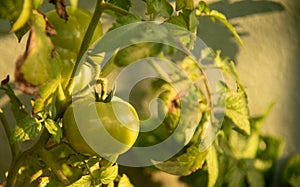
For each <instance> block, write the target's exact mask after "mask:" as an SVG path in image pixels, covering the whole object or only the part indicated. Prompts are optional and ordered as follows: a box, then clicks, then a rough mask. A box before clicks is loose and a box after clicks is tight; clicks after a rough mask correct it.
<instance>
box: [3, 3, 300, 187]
mask: <svg viewBox="0 0 300 187" xmlns="http://www.w3.org/2000/svg"><path fill="white" fill-rule="evenodd" d="M143 2H144V6H145V9H146V12H145V13H144V14H143V15H138V14H136V13H132V12H130V10H131V7H132V6H134V2H132V1H131V0H126V1H123V0H106V1H101V0H98V1H97V4H96V6H95V11H94V13H93V14H90V15H89V13H86V12H87V10H82V9H80V8H78V7H77V4H78V1H77V0H72V1H70V3H71V6H70V7H66V3H65V1H64V0H49V2H43V1H42V0H23V1H11V0H2V1H1V3H0V4H1V5H0V18H2V19H7V20H8V21H9V22H10V23H11V29H10V30H9V31H7V33H8V32H14V33H15V34H16V36H17V37H18V39H19V40H20V39H21V38H22V37H23V36H24V34H25V33H26V32H29V37H28V39H27V46H26V51H25V52H24V54H23V55H22V56H21V57H19V59H18V61H17V62H16V73H15V84H16V86H17V89H19V90H21V91H23V92H24V93H26V94H31V95H33V98H34V99H33V100H32V102H31V103H32V106H26V107H29V108H25V106H24V105H23V104H22V103H21V101H20V99H19V98H18V97H17V96H16V95H15V93H14V90H13V89H12V88H11V86H10V85H11V84H9V76H8V77H7V78H6V79H4V80H3V81H2V82H1V87H0V90H2V91H4V92H5V93H6V94H7V96H8V97H9V99H10V103H11V110H12V112H13V114H14V117H15V121H16V124H15V127H14V129H13V130H12V131H10V129H9V124H8V123H7V120H6V119H5V115H4V112H5V111H4V112H3V111H2V110H0V119H1V123H2V124H3V126H4V129H5V131H6V134H7V136H8V138H9V142H10V146H11V151H12V156H13V159H12V163H11V164H10V166H9V169H8V175H7V177H6V185H7V186H24V185H28V184H34V185H36V186H48V187H49V186H74V187H75V186H110V187H111V186H119V187H125V186H133V185H132V184H131V182H130V178H131V177H133V176H127V175H126V174H121V173H119V170H118V168H119V166H118V164H117V163H116V162H111V161H109V160H108V159H106V158H103V157H101V156H100V155H97V154H95V155H92V156H91V155H87V154H84V153H82V152H78V150H76V149H74V148H73V147H74V145H72V142H71V141H70V140H69V139H68V137H67V136H66V131H67V129H66V128H64V124H65V122H63V120H62V118H63V114H64V112H65V110H66V109H67V108H68V106H69V105H70V104H71V103H72V94H73V92H74V90H75V89H73V88H74V87H76V84H77V83H78V82H79V84H80V83H82V82H84V84H85V85H84V86H85V87H88V86H87V84H89V82H96V84H95V88H93V89H94V90H95V98H94V97H93V99H94V100H97V102H98V101H100V102H111V99H112V98H113V94H114V89H112V88H109V85H111V84H113V83H112V82H110V81H114V79H115V77H113V78H112V77H109V78H108V77H106V75H109V74H110V73H111V72H113V71H120V69H122V68H124V67H126V66H128V65H130V64H131V63H133V62H135V61H138V60H141V59H146V58H148V57H153V56H154V57H157V58H161V59H164V58H170V59H173V60H174V63H176V64H177V65H178V66H179V67H181V68H182V70H183V72H184V73H185V74H187V79H189V80H192V81H194V82H197V81H198V80H201V81H203V82H204V88H202V87H201V88H198V89H199V90H200V91H199V90H197V89H195V88H194V87H189V88H188V92H189V94H185V93H173V92H174V88H172V86H171V87H170V85H168V84H166V82H162V81H161V80H155V81H153V82H152V85H151V88H149V90H147V91H148V92H151V93H152V94H154V95H159V98H160V99H161V100H163V107H161V108H160V109H158V110H160V111H161V112H162V113H165V114H167V117H166V118H165V120H163V122H162V125H161V126H160V127H159V128H157V129H155V130H154V131H152V132H150V133H143V132H140V133H139V138H138V139H137V141H136V142H135V145H136V146H149V145H153V144H156V143H159V142H161V141H162V140H164V139H166V138H168V137H169V136H170V135H171V134H172V133H173V132H174V131H175V129H176V128H177V123H179V121H180V118H183V119H184V120H182V121H184V122H183V124H182V125H181V127H180V128H178V129H179V130H178V132H177V133H178V134H177V136H176V137H175V138H174V139H173V141H174V142H175V143H178V144H182V145H183V149H182V150H180V151H179V152H178V153H177V154H176V155H174V156H173V157H172V158H170V159H168V160H166V161H162V162H155V161H153V165H154V167H155V168H156V169H157V170H160V171H163V172H167V173H171V174H174V175H179V176H181V177H180V180H181V181H183V182H185V183H186V184H187V185H188V186H197V187H199V186H265V185H268V184H270V182H271V180H272V174H273V172H274V168H275V164H276V161H277V159H278V157H279V155H280V150H281V146H282V141H281V140H280V139H278V138H275V137H272V136H267V135H263V134H261V133H260V127H261V124H262V122H263V120H264V119H265V117H266V116H267V114H268V111H269V110H270V108H271V106H270V107H269V108H268V110H267V112H266V113H264V114H262V115H260V116H256V117H253V116H250V112H249V108H248V98H247V94H246V92H245V89H244V87H243V84H242V83H241V81H240V79H239V77H238V73H237V71H236V69H235V64H234V62H233V61H231V60H230V59H228V58H227V57H222V56H221V53H220V51H216V52H212V51H211V50H209V51H210V52H212V54H213V56H207V58H210V59H211V60H212V61H213V64H212V66H213V68H217V69H220V70H221V71H222V73H223V74H224V75H225V77H226V80H231V81H228V82H225V81H221V82H219V83H218V85H217V88H215V89H216V92H218V91H221V92H222V90H223V91H225V92H224V93H226V94H221V96H220V97H219V98H218V100H217V101H214V102H217V103H219V104H220V105H222V104H223V105H224V106H225V116H224V120H223V121H222V122H221V126H220V127H219V128H220V129H217V132H216V134H215V135H216V138H215V140H214V141H213V143H211V144H209V145H205V146H206V147H205V149H204V150H203V149H202V148H201V146H203V145H202V143H203V141H204V136H205V133H207V131H208V130H207V129H208V127H209V126H212V124H211V123H212V119H213V115H214V111H213V109H212V108H213V101H212V98H211V95H212V90H210V89H211V88H209V81H208V78H207V77H206V76H205V74H204V73H203V72H204V70H203V69H202V67H200V68H199V67H198V66H197V65H196V64H197V63H196V60H195V59H193V58H192V57H190V56H184V57H182V54H181V53H180V52H178V50H177V49H176V48H174V47H173V48H172V46H166V45H162V44H159V43H153V42H145V43H139V44H134V45H131V46H125V47H124V48H123V49H120V50H115V51H114V52H113V54H111V57H112V58H111V59H110V60H109V61H108V63H107V64H104V65H103V64H101V63H102V61H103V56H101V54H100V56H98V57H99V58H97V59H94V61H95V62H94V63H95V64H96V66H97V67H98V68H99V69H100V66H101V68H102V69H101V72H98V71H95V77H96V78H95V80H90V78H86V77H84V76H81V77H80V76H78V75H77V74H78V72H76V70H77V68H78V69H80V67H83V66H84V65H87V67H89V66H90V65H91V63H90V62H89V60H90V59H87V62H81V58H82V57H85V56H84V55H86V52H88V51H92V50H93V49H98V48H99V49H100V48H101V46H100V47H99V46H97V45H96V46H93V45H92V44H93V42H94V41H96V40H97V39H99V38H100V37H101V36H102V27H101V24H102V23H101V22H99V18H100V17H101V16H102V15H103V14H107V15H109V16H111V17H113V18H114V22H113V23H112V27H111V28H110V29H109V30H108V32H109V31H112V30H114V29H118V28H121V27H122V26H124V25H128V24H130V23H137V22H140V21H160V22H161V24H162V25H163V24H164V23H171V24H173V25H176V26H179V28H181V29H178V27H176V28H177V29H174V28H175V27H173V29H174V30H173V31H174V33H175V34H177V35H178V36H180V37H179V41H180V45H181V46H184V49H186V50H193V44H194V40H193V37H191V36H187V35H186V33H192V34H193V36H194V37H195V36H196V34H197V28H198V27H199V26H201V23H199V21H198V17H208V18H210V19H211V20H212V21H213V22H214V21H215V20H217V21H220V22H221V23H222V24H224V26H226V27H227V28H228V29H229V31H230V32H231V33H232V35H233V36H234V37H235V38H236V40H237V42H238V43H239V44H240V45H241V46H242V45H243V43H242V40H241V38H240V37H239V35H238V33H237V32H236V30H235V28H234V27H233V26H232V25H231V24H230V22H228V20H227V19H226V16H225V15H224V14H222V13H221V12H218V11H217V10H211V9H210V8H209V6H208V5H207V4H206V3H205V2H204V1H199V3H198V5H195V4H194V1H193V0H176V1H175V2H174V1H168V0H143ZM42 3H52V4H54V5H55V9H56V12H57V15H58V16H57V15H56V13H55V12H54V10H51V11H50V12H51V13H46V12H41V11H40V9H39V8H40V6H41V4H42ZM76 12H81V14H83V13H82V12H85V13H84V15H85V16H87V18H86V20H83V22H84V23H85V25H84V28H70V27H64V26H63V24H64V22H68V20H69V21H72V20H73V21H74V19H75V18H74V17H73V16H76V15H75V14H76ZM53 14H55V18H53ZM50 15H52V16H50ZM47 16H48V17H49V19H48V18H47ZM77 16H78V15H77ZM78 19H79V18H78ZM78 19H75V20H76V21H81V22H82V20H78ZM80 19H84V18H82V16H80ZM49 20H50V21H51V22H49ZM87 23H89V24H87ZM73 26H74V25H73ZM80 26H82V24H80ZM76 29H77V30H76ZM171 29H172V28H171ZM57 31H59V32H57ZM73 31H74V33H72V32H73ZM75 31H77V32H76V33H75ZM62 33H63V34H62ZM78 33H79V34H78ZM122 34H123V35H122ZM127 34H128V33H127ZM157 34H158V35H157V37H159V34H163V33H157ZM62 35H64V36H62ZM75 36H76V37H79V38H74V37H75ZM104 36H105V33H104ZM124 36H125V34H124V33H121V34H120V36H117V37H124ZM68 37H70V38H69V39H70V40H69V43H64V42H65V40H64V39H63V38H65V39H66V38H68ZM74 39H76V45H75V46H72V41H73V40H74ZM109 39H111V40H112V41H114V39H115V38H113V37H111V38H109ZM62 40H64V41H62ZM70 41H71V42H70ZM70 43H71V44H70ZM63 45H67V47H66V48H64V47H62V46H63ZM102 47H105V46H102ZM73 49H74V50H73ZM102 52H103V51H102ZM206 52H207V51H199V53H201V54H202V55H203V56H205V55H204V54H205V53H206ZM102 55H103V54H102ZM202 60H203V61H205V60H207V59H205V58H203V59H202ZM202 63H204V62H202ZM70 64H71V65H70ZM83 64H84V65H83ZM95 64H93V65H95ZM166 64H167V62H166ZM152 65H153V66H154V67H155V68H156V70H157V72H158V73H159V74H160V75H162V77H164V78H166V80H171V81H170V82H172V83H174V84H175V82H176V85H179V86H180V85H182V84H185V83H184V80H181V79H178V77H177V78H176V76H178V75H179V73H175V74H171V75H170V74H167V73H166V72H164V70H162V69H160V68H159V67H157V64H155V63H153V64H152ZM66 71H68V76H66V75H65V73H66ZM82 72H84V71H82ZM76 77H77V81H76V80H75V78H76ZM99 77H100V78H99ZM78 80H79V81H78ZM106 81H107V82H108V83H107V82H106ZM177 81H178V82H179V83H178V84H177ZM229 82H230V83H229ZM232 82H233V83H232ZM77 87H78V86H77ZM81 89H82V86H79V91H78V93H80V94H83V95H84V94H85V92H84V91H83V89H82V90H81ZM205 93H206V94H205ZM76 94H77V93H76ZM80 94H78V95H76V96H78V97H82V95H80ZM84 97H87V96H86V95H84ZM179 97H182V98H183V99H182V100H180V101H178V98H179ZM194 101H197V102H194ZM193 102H194V104H193ZM184 103H186V104H187V106H188V107H187V109H182V110H181V109H179V106H181V105H184ZM195 103H196V104H195ZM30 110H31V112H28V111H30ZM135 110H137V113H138V114H139V117H140V118H143V117H144V116H145V114H143V112H142V111H144V110H143V109H142V108H140V107H138V106H135ZM192 113H196V115H191V116H189V114H192ZM180 114H184V116H179V115H180ZM103 115H104V113H103ZM105 117H111V116H105ZM118 136H122V133H119V134H118ZM73 138H76V137H73ZM33 139H36V140H37V141H36V143H35V144H34V145H33V146H32V147H31V148H29V149H28V150H25V151H21V150H20V149H19V146H18V143H19V142H24V141H28V140H33ZM163 151H165V152H164V153H168V151H170V150H163ZM141 156H142V155H141ZM116 157H118V155H117V156H116ZM296 165H299V156H297V157H295V158H293V159H291V161H289V163H288V165H287V167H286V169H285V172H284V179H285V181H286V182H287V183H289V184H290V185H295V184H296V183H297V181H299V168H297V167H295V166H296ZM297 169H298V170H297Z"/></svg>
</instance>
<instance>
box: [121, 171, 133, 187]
mask: <svg viewBox="0 0 300 187" xmlns="http://www.w3.org/2000/svg"><path fill="white" fill-rule="evenodd" d="M118 187H134V186H133V185H132V184H131V182H130V180H129V178H128V177H127V175H125V174H123V175H122V177H121V178H120V181H119V183H118Z"/></svg>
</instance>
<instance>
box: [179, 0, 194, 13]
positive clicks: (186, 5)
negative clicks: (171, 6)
mask: <svg viewBox="0 0 300 187" xmlns="http://www.w3.org/2000/svg"><path fill="white" fill-rule="evenodd" d="M183 9H186V10H194V0H176V11H178V10H183Z"/></svg>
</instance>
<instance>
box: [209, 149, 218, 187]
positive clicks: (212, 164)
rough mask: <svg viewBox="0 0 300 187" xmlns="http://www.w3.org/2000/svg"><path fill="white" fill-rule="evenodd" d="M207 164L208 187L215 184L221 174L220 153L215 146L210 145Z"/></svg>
mask: <svg viewBox="0 0 300 187" xmlns="http://www.w3.org/2000/svg"><path fill="white" fill-rule="evenodd" d="M206 165H207V171H208V185H207V186H208V187H213V186H215V183H216V182H217V179H218V175H219V164H218V155H217V152H216V150H215V148H214V146H210V148H209V149H208V153H207V156H206Z"/></svg>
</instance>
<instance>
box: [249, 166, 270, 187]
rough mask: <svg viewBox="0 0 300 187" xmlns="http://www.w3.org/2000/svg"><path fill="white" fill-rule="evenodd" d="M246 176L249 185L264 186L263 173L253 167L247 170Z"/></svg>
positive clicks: (253, 186) (252, 186) (254, 186)
mask: <svg viewBox="0 0 300 187" xmlns="http://www.w3.org/2000/svg"><path fill="white" fill-rule="evenodd" d="M246 178H247V183H248V184H249V186H250V187H264V186H266V185H265V179H264V175H263V174H262V173H261V172H259V171H257V170H255V169H250V170H248V171H247V176H246Z"/></svg>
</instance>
